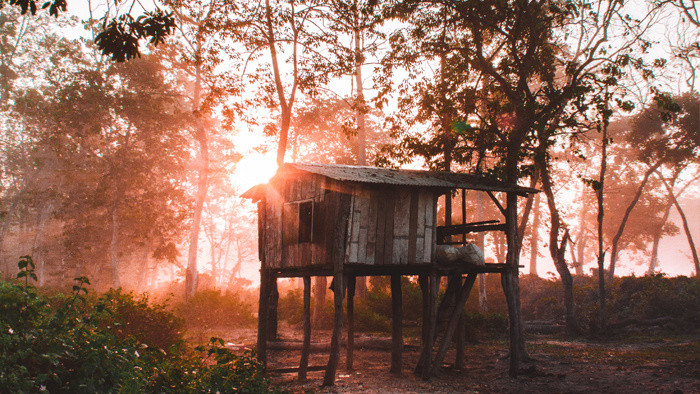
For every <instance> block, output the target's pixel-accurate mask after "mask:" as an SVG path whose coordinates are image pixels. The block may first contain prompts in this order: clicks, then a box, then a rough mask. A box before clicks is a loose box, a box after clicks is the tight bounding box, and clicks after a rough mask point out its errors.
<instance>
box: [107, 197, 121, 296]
mask: <svg viewBox="0 0 700 394" xmlns="http://www.w3.org/2000/svg"><path fill="white" fill-rule="evenodd" d="M117 194H119V193H117ZM120 199H121V197H119V196H117V197H115V199H114V203H113V204H112V240H111V242H110V244H109V261H110V265H111V273H112V286H113V287H114V288H115V289H118V288H120V287H121V281H120V280H119V255H118V249H117V248H118V246H119V212H118V210H119V202H120V201H119V200H120Z"/></svg>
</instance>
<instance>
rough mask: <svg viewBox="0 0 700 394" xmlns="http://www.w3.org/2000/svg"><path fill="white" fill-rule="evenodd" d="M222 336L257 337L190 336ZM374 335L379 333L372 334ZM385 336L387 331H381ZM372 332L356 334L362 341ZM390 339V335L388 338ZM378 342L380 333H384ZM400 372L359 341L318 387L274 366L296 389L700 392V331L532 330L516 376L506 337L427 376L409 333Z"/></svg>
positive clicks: (321, 338) (238, 342)
mask: <svg viewBox="0 0 700 394" xmlns="http://www.w3.org/2000/svg"><path fill="white" fill-rule="evenodd" d="M208 336H220V337H222V338H223V339H224V340H225V341H226V342H227V345H228V346H229V347H232V348H234V349H242V348H245V347H251V346H253V344H254V343H255V329H236V330H226V329H221V330H209V331H206V332H199V333H198V334H197V335H196V337H192V338H190V339H191V340H193V341H195V342H197V341H203V340H206V338H207V337H208ZM280 337H281V339H282V340H287V341H298V340H300V339H301V332H300V331H299V330H297V329H295V328H293V327H289V326H287V325H283V326H281V328H280ZM371 337H372V338H373V340H374V341H375V342H377V338H382V337H381V336H378V335H373V336H371ZM329 338H330V332H327V331H318V332H316V331H314V333H313V335H312V342H313V343H328V342H329ZM384 338H386V337H384ZM363 339H364V340H366V339H367V337H366V336H365V337H362V336H361V337H360V338H358V339H356V341H358V342H362V340H363ZM386 339H387V341H386V342H387V343H388V338H386ZM379 342H381V340H380V341H379ZM404 342H405V345H406V349H405V350H404V353H403V363H402V365H403V371H402V374H401V376H396V375H393V374H391V373H389V366H390V364H391V354H390V351H389V350H388V349H386V350H376V348H375V349H361V348H356V349H355V363H354V370H353V371H348V370H347V369H346V364H345V349H344V348H342V349H341V350H342V352H341V358H340V368H339V369H338V375H337V379H336V383H335V386H333V387H321V383H322V380H323V372H322V371H317V372H309V373H308V380H307V381H306V382H304V383H300V382H298V381H297V380H296V374H291V373H287V374H279V373H278V374H275V373H272V374H270V377H271V378H272V380H273V381H275V382H277V383H279V384H281V385H282V386H284V387H286V388H288V389H290V390H291V391H293V392H320V393H351V392H353V393H354V392H363V393H458V392H459V393H471V392H474V393H477V392H486V393H489V392H499V393H502V392H518V393H521V392H526V393H527V392H531V393H536V392H537V393H540V392H574V393H578V392H589V393H591V392H593V393H599V392H611V393H612V392H615V393H632V392H635V393H647V392H662V393H681V392H682V393H700V335H698V334H695V335H683V336H676V335H669V334H660V333H641V334H634V335H627V336H619V337H617V338H615V339H614V340H607V341H592V340H585V339H581V340H567V339H564V338H562V337H557V336H553V335H528V336H527V346H528V351H529V353H530V355H531V356H532V357H533V359H534V361H533V362H529V363H526V364H525V365H523V367H522V369H521V373H520V375H519V376H518V377H517V378H515V379H514V378H509V377H508V357H507V349H508V344H507V341H506V339H505V338H501V339H498V338H496V339H494V338H490V339H481V340H479V341H477V342H472V343H468V344H467V347H466V367H465V368H464V369H463V370H461V371H458V370H455V369H454V367H453V365H451V363H452V362H453V361H454V351H452V352H451V353H448V355H447V357H446V358H445V365H444V366H443V369H442V372H441V373H440V375H439V376H437V377H434V378H432V379H431V380H429V381H424V380H422V379H421V378H420V377H416V376H414V374H413V369H414V367H415V365H416V363H417V361H418V357H419V352H420V350H419V345H420V344H419V342H418V341H417V340H414V339H410V338H405V339H404ZM300 354H301V351H300V350H298V349H297V350H283V351H280V350H277V351H271V352H270V353H269V355H268V358H269V364H268V365H269V368H272V369H274V368H281V367H295V366H298V362H299V358H300ZM327 361H328V352H327V351H320V352H316V353H312V355H311V359H310V362H309V365H311V366H322V365H325V364H326V362H327Z"/></svg>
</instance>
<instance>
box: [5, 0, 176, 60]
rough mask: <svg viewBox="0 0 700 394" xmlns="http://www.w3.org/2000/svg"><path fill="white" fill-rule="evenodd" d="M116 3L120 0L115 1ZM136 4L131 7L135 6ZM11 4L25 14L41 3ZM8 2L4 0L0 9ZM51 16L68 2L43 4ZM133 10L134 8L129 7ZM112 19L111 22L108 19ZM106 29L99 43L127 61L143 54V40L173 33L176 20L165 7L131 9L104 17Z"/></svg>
mask: <svg viewBox="0 0 700 394" xmlns="http://www.w3.org/2000/svg"><path fill="white" fill-rule="evenodd" d="M114 3H115V4H118V3H119V0H117V1H114ZM134 4H135V1H134V2H132V6H131V7H129V8H128V9H129V10H131V9H132V8H133V5H134ZM9 5H10V6H16V7H18V8H19V11H20V13H21V14H22V15H24V14H27V13H30V14H31V15H32V16H34V15H36V12H37V10H38V9H39V7H38V6H37V2H36V0H9ZM4 6H5V2H4V1H2V2H0V9H1V8H3V7H4ZM47 8H48V13H49V15H50V16H53V17H56V18H58V16H59V14H61V13H64V12H66V9H67V8H68V2H67V1H66V0H49V1H46V2H44V3H43V4H42V5H41V9H47ZM129 12H130V11H129ZM108 20H109V23H107V21H108ZM103 21H104V24H103V26H102V31H101V32H99V33H98V34H97V36H96V38H95V42H96V44H97V47H98V48H99V49H100V50H101V51H102V53H103V54H104V55H106V56H111V58H112V60H114V61H117V62H123V61H125V60H129V59H133V58H136V57H140V56H141V52H140V51H139V44H140V42H141V40H148V43H149V44H154V45H158V44H160V43H162V42H163V41H164V40H165V38H166V37H168V36H169V35H171V34H172V33H173V30H174V29H175V20H174V18H173V16H172V12H164V11H162V10H159V9H158V10H156V11H146V12H144V14H143V15H141V16H138V17H136V18H134V17H133V16H132V15H131V14H130V13H125V14H122V15H119V16H117V17H114V18H110V17H109V15H105V16H104V17H103Z"/></svg>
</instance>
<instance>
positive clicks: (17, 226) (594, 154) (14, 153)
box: [0, 0, 700, 313]
mask: <svg viewBox="0 0 700 394" xmlns="http://www.w3.org/2000/svg"><path fill="white" fill-rule="evenodd" d="M11 3H13V2H11ZM516 3H517V4H516ZM688 3H691V4H688ZM31 4H35V3H34V2H22V1H20V2H18V3H17V4H8V3H5V2H0V5H2V6H1V7H0V31H1V32H2V34H1V35H0V117H1V118H2V121H1V122H0V128H1V133H2V143H1V145H0V149H1V150H2V154H1V155H0V160H2V170H1V171H2V172H1V173H0V176H1V177H2V180H1V183H0V269H1V270H2V275H3V277H4V278H6V279H9V278H14V277H15V276H16V274H17V272H18V267H17V261H18V258H19V256H23V255H30V256H32V258H33V262H34V264H35V266H36V269H35V273H36V276H37V282H36V283H37V285H38V286H39V287H62V286H66V285H67V284H68V283H70V282H71V281H72V280H73V278H75V277H83V276H84V277H88V278H90V281H91V283H92V286H93V287H94V288H95V289H98V290H100V291H104V290H107V289H108V288H118V287H122V288H124V289H130V290H137V291H139V292H140V291H154V292H155V291H165V292H173V293H175V294H177V295H178V296H183V295H186V296H189V297H192V296H194V295H195V293H196V291H197V290H198V289H199V290H204V289H218V290H224V291H225V290H235V289H241V288H251V287H254V286H256V285H257V283H256V281H257V269H258V268H259V262H258V259H257V224H256V214H255V206H254V205H253V204H251V203H250V202H247V201H244V200H242V199H241V198H240V197H239V195H240V194H241V193H242V192H244V191H245V188H247V187H250V186H253V184H255V183H258V182H265V181H266V179H265V177H264V175H263V173H264V172H265V171H262V170H263V169H264V168H263V167H265V166H267V167H266V168H268V167H274V165H275V162H277V163H279V162H282V161H283V160H284V161H288V162H315V163H340V164H357V165H380V166H390V167H398V166H409V167H411V168H429V169H433V170H447V171H454V172H475V173H480V174H483V175H485V176H493V177H498V178H500V179H503V180H506V181H508V182H519V183H520V184H522V185H527V186H531V187H537V188H539V189H540V190H542V193H540V194H538V195H536V196H534V197H533V198H530V199H527V200H525V199H523V200H522V201H521V204H522V206H521V208H520V209H519V212H520V213H521V218H520V220H521V223H523V225H522V226H521V239H522V252H521V264H524V265H525V267H526V268H524V269H523V272H524V273H526V274H527V273H529V274H532V275H543V276H548V277H549V276H552V277H556V278H557V279H558V278H562V279H563V282H562V283H563V284H564V286H565V287H567V284H568V288H569V290H568V292H567V294H571V291H572V290H571V283H572V275H573V277H574V278H582V279H580V280H585V281H588V282H586V283H589V285H590V286H593V287H595V285H596V284H595V283H596V282H595V280H594V278H597V275H598V273H599V272H600V269H599V268H600V267H603V266H604V268H605V270H606V272H607V273H608V278H612V276H613V275H614V274H619V273H620V271H623V272H630V271H636V272H645V273H646V274H647V275H654V274H657V273H663V272H665V271H671V272H681V273H686V274H691V273H692V274H693V275H697V273H698V271H699V270H700V263H699V262H698V254H697V250H696V246H695V244H694V240H693V236H695V239H696V240H697V238H698V232H697V231H698V227H697V226H698V222H699V221H698V211H697V207H698V199H699V198H700V181H699V180H698V178H700V171H698V169H699V167H698V166H699V164H700V159H699V155H700V138H699V133H700V101H699V100H700V97H699V96H698V93H697V84H696V83H697V82H698V76H697V72H698V65H700V47H698V37H700V22H699V20H698V10H697V9H696V8H695V7H696V3H695V2H687V1H684V0H674V1H646V2H645V1H637V2H633V3H630V4H622V3H621V2H606V1H600V2H596V1H589V0H582V1H561V2H544V3H535V2H532V3H530V2H515V3H513V4H510V3H509V2H505V1H487V2H471V1H466V2H461V1H458V2H452V1H435V2H420V1H407V2H403V1H399V2H388V3H383V2H379V4H378V3H377V2H374V1H358V0H355V1H330V2H319V1H313V0H312V1H265V2H257V1H240V2H238V1H236V2H232V1H221V0H211V1H207V0H195V1H179V0H166V1H163V2H162V3H159V6H160V7H162V9H163V10H165V11H164V12H162V13H153V12H151V13H150V14H148V13H147V14H146V16H148V17H149V18H151V19H148V18H146V19H143V18H141V19H137V17H138V15H139V12H143V10H140V9H139V6H138V5H136V6H135V7H134V4H137V3H134V4H132V3H131V2H126V3H119V4H116V5H115V4H113V3H111V2H110V3H101V2H93V1H88V2H87V3H80V4H79V2H78V1H70V3H69V9H68V11H67V12H64V11H61V9H60V7H59V8H58V9H57V10H56V12H54V8H53V5H54V4H56V2H54V3H51V4H52V5H51V7H49V8H50V9H46V10H42V9H38V10H36V9H32V7H31ZM18 5H19V6H18ZM81 7H82V8H81ZM23 8H24V10H25V11H26V12H24V13H23V12H22V11H23ZM35 8H36V7H35ZM74 9H75V10H77V9H80V11H73V10H74ZM49 11H50V12H49ZM145 11H146V12H148V11H149V10H145ZM153 15H156V16H158V15H160V16H163V15H165V17H164V18H161V19H157V18H156V19H153V18H152V17H153ZM154 20H155V21H156V22H158V23H155V22H154V23H151V22H153V21H154ZM144 21H145V22H147V23H145V24H139V23H141V22H144ZM136 22H139V23H136ZM148 23H151V24H148ZM139 26H141V27H140V28H141V30H139ZM144 26H146V30H143V28H144ZM149 27H150V28H152V30H148V28H149ZM153 29H155V30H153ZM158 29H161V30H158ZM154 31H155V32H156V33H159V34H154V33H153V32H154ZM149 38H151V40H150V42H149V40H148V39H149ZM120 40H121V41H120ZM118 42H120V43H122V44H124V43H126V44H130V45H131V47H129V45H122V46H119V45H116V44H115V43H118ZM154 44H157V45H154ZM124 47H126V49H124ZM250 157H257V158H259V159H260V160H257V161H251V160H248V158H250ZM275 158H276V159H277V160H275ZM260 163H267V164H266V165H265V166H261V164H260ZM268 176H269V174H268ZM483 202H484V200H483V198H482V196H479V195H478V193H473V194H471V195H470V194H468V195H467V205H468V206H467V207H466V214H467V215H468V217H467V220H468V221H475V220H477V218H487V219H488V218H489V217H491V216H495V211H494V214H491V212H489V210H495V209H496V207H495V206H493V207H492V206H491V205H492V204H483ZM487 202H488V201H487ZM460 204H461V197H460V196H454V199H453V202H452V203H451V204H445V202H444V200H443V201H442V203H441V206H440V207H439V211H440V213H439V217H442V218H443V220H444V215H445V214H444V212H445V210H446V209H448V210H449V211H451V216H452V222H453V223H459V222H461V221H462V209H461V206H460ZM446 205H447V207H446ZM482 205H483V206H484V211H481V212H477V209H476V208H475V207H477V206H482ZM693 231H694V232H693ZM672 236H681V238H675V239H676V240H678V239H680V240H681V241H682V242H678V241H677V242H676V243H675V244H674V246H673V248H675V249H682V252H681V253H680V254H676V256H681V257H680V258H678V257H675V258H673V259H670V258H666V259H664V258H663V257H662V256H671V254H670V253H669V254H664V253H663V251H662V250H660V248H659V245H660V242H661V241H662V240H664V239H668V238H669V237H672ZM484 242H485V249H486V253H487V256H490V258H492V259H494V260H498V261H499V262H503V261H504V258H505V238H504V237H503V236H502V234H500V233H494V234H489V235H488V236H487V237H486V239H485V240H484ZM552 263H553V264H552ZM640 266H641V267H643V269H641V270H640V269H639V268H638V267H640ZM552 267H554V269H552ZM550 271H552V272H553V271H556V275H554V274H553V273H552V272H550ZM584 276H587V277H584ZM586 278H587V279H586ZM596 280H597V279H596ZM378 283H379V282H378ZM482 283H485V282H482ZM688 286H691V285H688ZM524 294H525V293H524ZM533 302H534V301H533ZM562 313H563V312H562Z"/></svg>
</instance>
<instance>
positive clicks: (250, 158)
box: [231, 151, 277, 192]
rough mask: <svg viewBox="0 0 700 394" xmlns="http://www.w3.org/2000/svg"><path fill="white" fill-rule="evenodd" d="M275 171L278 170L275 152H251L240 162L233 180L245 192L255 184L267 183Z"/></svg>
mask: <svg viewBox="0 0 700 394" xmlns="http://www.w3.org/2000/svg"><path fill="white" fill-rule="evenodd" d="M275 172H277V160H276V157H275V152H273V151H270V152H266V153H260V152H251V153H249V154H247V155H245V156H244V157H243V158H242V159H241V161H239V162H238V164H237V165H236V171H234V173H233V176H232V179H231V180H232V181H233V183H234V184H235V185H236V187H237V188H238V190H240V191H241V192H244V191H246V190H248V189H250V188H251V187H253V186H255V185H258V184H261V183H267V181H269V180H270V178H272V176H273V175H275Z"/></svg>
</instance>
